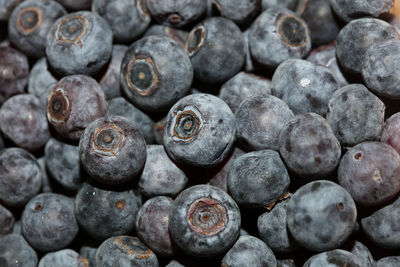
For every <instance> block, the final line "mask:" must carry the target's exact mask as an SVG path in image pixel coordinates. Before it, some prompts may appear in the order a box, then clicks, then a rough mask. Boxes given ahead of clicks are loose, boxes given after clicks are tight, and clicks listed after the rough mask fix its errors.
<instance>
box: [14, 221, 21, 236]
mask: <svg viewBox="0 0 400 267" xmlns="http://www.w3.org/2000/svg"><path fill="white" fill-rule="evenodd" d="M12 233H13V234H18V235H22V225H21V220H18V221H16V222H15V223H14V226H13V228H12Z"/></svg>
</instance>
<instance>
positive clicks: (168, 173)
mask: <svg viewBox="0 0 400 267" xmlns="http://www.w3.org/2000/svg"><path fill="white" fill-rule="evenodd" d="M146 154H147V158H146V163H145V165H144V168H143V172H142V174H141V175H140V178H139V183H138V188H139V191H140V192H141V193H142V194H143V195H145V196H147V197H153V196H176V195H177V194H179V193H180V192H181V191H182V190H183V188H185V186H186V184H187V182H188V180H189V179H188V177H187V176H186V174H185V173H184V172H183V171H182V170H181V169H180V168H179V167H178V166H177V165H176V164H175V163H174V162H173V161H172V160H170V158H169V157H168V155H167V153H166V152H165V150H164V147H163V146H161V145H148V146H147V150H146ZM139 237H140V236H139ZM156 252H157V251H156Z"/></svg>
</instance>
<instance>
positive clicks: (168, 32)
mask: <svg viewBox="0 0 400 267" xmlns="http://www.w3.org/2000/svg"><path fill="white" fill-rule="evenodd" d="M151 35H156V36H162V37H169V38H171V39H172V40H174V41H175V42H176V43H177V44H178V45H179V46H180V47H182V48H185V43H186V39H187V37H188V35H189V33H188V32H187V31H183V30H179V29H175V28H172V27H168V26H165V25H158V24H154V25H152V26H151V27H150V28H149V29H148V30H147V31H146V33H145V34H144V36H151Z"/></svg>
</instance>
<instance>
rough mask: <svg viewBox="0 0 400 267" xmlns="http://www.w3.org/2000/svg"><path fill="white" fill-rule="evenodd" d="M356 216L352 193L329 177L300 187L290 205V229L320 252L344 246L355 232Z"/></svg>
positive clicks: (306, 246) (310, 246)
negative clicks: (328, 179) (327, 179)
mask: <svg viewBox="0 0 400 267" xmlns="http://www.w3.org/2000/svg"><path fill="white" fill-rule="evenodd" d="M356 218H357V209H356V204H355V203H354V201H353V199H352V198H351V196H350V194H349V193H347V191H346V190H345V189H344V188H343V187H341V186H339V185H338V184H336V183H334V182H331V181H326V180H319V181H314V182H311V183H308V184H306V185H304V186H302V187H300V188H299V189H298V190H297V191H296V192H295V193H294V194H293V196H292V197H291V199H290V200H289V202H288V207H287V225H288V228H289V231H290V233H291V234H292V236H293V237H294V239H295V240H296V241H297V242H298V243H299V244H300V245H301V246H303V247H305V248H307V249H309V250H312V251H317V252H320V251H326V250H330V249H334V248H338V247H339V246H341V245H342V244H343V243H344V242H345V241H346V239H347V238H348V237H349V236H350V234H351V233H352V232H353V228H354V223H355V221H356ZM323 266H324V265H323Z"/></svg>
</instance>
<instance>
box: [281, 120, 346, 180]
mask: <svg viewBox="0 0 400 267" xmlns="http://www.w3.org/2000/svg"><path fill="white" fill-rule="evenodd" d="M279 152H280V153H281V156H282V158H283V159H284V161H285V163H286V166H287V167H288V169H289V170H291V171H292V172H294V173H295V174H296V175H298V176H300V177H303V178H306V179H322V178H327V177H329V176H330V175H331V174H332V173H333V172H334V171H335V170H336V168H337V166H338V165H339V161H340V156H341V147H340V143H339V141H338V140H337V139H336V137H335V135H334V133H333V131H332V128H331V126H330V125H329V124H328V123H327V121H326V120H325V119H324V118H323V117H321V116H320V115H317V114H315V113H306V114H303V115H297V116H295V117H294V118H293V119H291V120H290V121H289V122H288V123H287V124H286V125H285V127H284V129H283V130H282V131H281V134H280V138H279Z"/></svg>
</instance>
